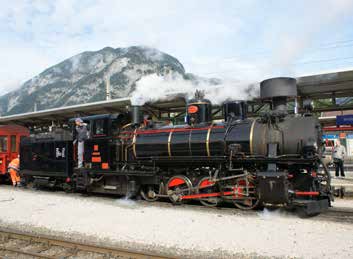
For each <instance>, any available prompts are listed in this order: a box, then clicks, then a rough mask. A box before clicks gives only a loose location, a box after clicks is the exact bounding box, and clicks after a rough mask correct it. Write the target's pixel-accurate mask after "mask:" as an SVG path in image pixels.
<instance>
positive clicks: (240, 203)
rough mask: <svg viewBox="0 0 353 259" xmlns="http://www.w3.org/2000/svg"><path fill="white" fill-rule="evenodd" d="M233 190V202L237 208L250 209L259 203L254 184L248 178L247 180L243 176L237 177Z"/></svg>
mask: <svg viewBox="0 0 353 259" xmlns="http://www.w3.org/2000/svg"><path fill="white" fill-rule="evenodd" d="M247 190H248V191H247ZM233 191H234V192H236V193H235V194H233V203H234V205H235V206H236V207H237V208H239V209H242V210H251V209H255V208H256V207H257V206H258V205H259V202H260V199H259V198H258V197H257V193H256V188H255V185H254V183H252V182H251V180H250V179H249V178H248V182H247V181H246V179H245V178H239V179H237V181H236V183H235V186H234V188H233ZM247 192H248V195H246V193H247Z"/></svg>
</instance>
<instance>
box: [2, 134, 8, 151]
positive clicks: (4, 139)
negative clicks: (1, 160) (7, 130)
mask: <svg viewBox="0 0 353 259" xmlns="http://www.w3.org/2000/svg"><path fill="white" fill-rule="evenodd" d="M0 152H7V136H0Z"/></svg>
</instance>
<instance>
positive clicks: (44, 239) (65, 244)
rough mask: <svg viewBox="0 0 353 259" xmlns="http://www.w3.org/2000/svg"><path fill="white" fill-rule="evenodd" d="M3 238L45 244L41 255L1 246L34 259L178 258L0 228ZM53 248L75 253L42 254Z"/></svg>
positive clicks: (0, 248) (1, 248) (2, 248)
mask: <svg viewBox="0 0 353 259" xmlns="http://www.w3.org/2000/svg"><path fill="white" fill-rule="evenodd" d="M1 236H2V237H4V239H5V240H8V239H15V240H22V241H28V242H29V244H31V243H40V244H44V245H46V246H48V249H45V250H42V251H41V252H39V253H35V252H28V251H23V250H21V249H15V248H11V247H10V248H9V247H6V245H0V251H1V250H3V251H8V252H12V253H18V254H23V255H28V256H33V257H37V258H50V259H53V258H65V257H70V256H75V254H77V252H79V251H84V252H91V253H99V254H104V255H110V256H119V257H123V258H136V259H146V258H153V259H166V258H168V259H169V258H176V257H173V256H171V255H163V254H153V253H148V252H141V251H132V250H128V249H123V248H115V247H110V246H102V245H97V244H91V243H89V244H88V243H87V244H84V243H79V242H76V241H71V240H70V241H69V240H64V239H61V238H53V237H49V236H45V235H39V234H29V233H25V232H20V231H16V230H10V229H2V228H0V237H1ZM51 246H58V247H62V248H64V249H70V251H75V253H74V254H71V255H65V256H64V257H63V256H50V255H45V254H42V252H44V251H46V250H49V249H50V247H51ZM0 258H1V256H0Z"/></svg>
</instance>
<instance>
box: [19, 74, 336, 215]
mask: <svg viewBox="0 0 353 259" xmlns="http://www.w3.org/2000/svg"><path fill="white" fill-rule="evenodd" d="M296 96H297V85H296V80H295V79H292V78H272V79H268V80H265V81H263V82H261V84H260V97H261V100H262V102H268V103H269V104H270V109H269V110H268V111H267V112H264V113H263V114H261V115H260V116H259V117H256V118H248V117H247V112H246V111H247V109H246V102H244V101H227V102H225V103H224V104H223V115H224V119H223V120H222V121H219V122H215V121H213V118H212V104H211V102H210V101H209V100H207V99H205V98H203V96H202V95H195V98H194V99H192V100H189V101H188V103H187V107H186V118H187V123H186V124H185V125H179V126H169V125H165V126H157V125H153V121H147V122H146V121H145V123H143V121H144V119H143V112H142V109H141V107H140V106H132V107H131V110H130V111H129V112H127V113H121V114H108V115H97V116H89V117H84V118H82V119H83V120H84V121H85V122H86V123H87V124H88V125H89V129H90V135H91V137H90V139H88V140H87V141H85V158H84V160H85V167H84V168H75V167H74V166H75V160H76V157H75V153H76V152H75V148H76V147H75V145H73V138H75V136H74V132H75V130H74V127H73V134H70V133H68V132H65V131H61V132H58V131H56V132H52V133H46V134H44V135H43V134H39V135H34V136H32V137H30V138H27V139H26V140H25V141H22V143H21V177H22V180H23V184H33V185H35V186H36V187H42V186H45V187H60V188H63V189H65V190H67V191H72V190H74V191H84V192H92V193H109V194H117V195H127V196H137V195H140V196H141V197H142V198H143V199H145V200H147V201H156V200H158V199H161V198H168V199H170V200H171V202H173V203H175V204H180V203H183V202H187V201H188V200H199V201H200V202H201V203H202V204H203V205H205V206H217V205H219V204H220V203H222V202H230V203H234V205H235V206H236V207H238V208H240V209H244V210H248V209H255V208H257V207H264V206H265V207H285V208H288V209H299V210H301V211H303V212H304V213H305V214H306V215H315V214H318V213H320V212H321V211H323V210H325V209H327V208H328V207H329V206H330V203H331V200H332V195H331V186H330V174H329V172H328V171H327V169H326V167H325V165H324V164H323V162H322V155H321V145H322V140H321V127H320V124H319V122H318V120H317V119H316V118H315V117H314V116H312V115H311V114H309V113H305V114H288V112H287V102H288V100H289V99H290V98H293V97H296ZM320 164H322V166H323V169H324V170H319V166H320Z"/></svg>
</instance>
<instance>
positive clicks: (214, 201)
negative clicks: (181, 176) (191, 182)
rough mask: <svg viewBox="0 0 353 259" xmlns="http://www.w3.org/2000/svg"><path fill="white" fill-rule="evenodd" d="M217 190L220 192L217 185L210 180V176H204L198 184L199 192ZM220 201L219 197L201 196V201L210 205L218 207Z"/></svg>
mask: <svg viewBox="0 0 353 259" xmlns="http://www.w3.org/2000/svg"><path fill="white" fill-rule="evenodd" d="M215 192H219V190H218V187H217V185H216V184H215V183H214V182H211V181H210V177H209V176H205V177H202V178H201V179H200V181H199V182H198V184H197V193H199V194H205V193H215ZM219 201H220V199H219V197H208V198H200V203H201V204H202V205H204V206H208V207H216V206H217V205H218V203H219Z"/></svg>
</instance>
